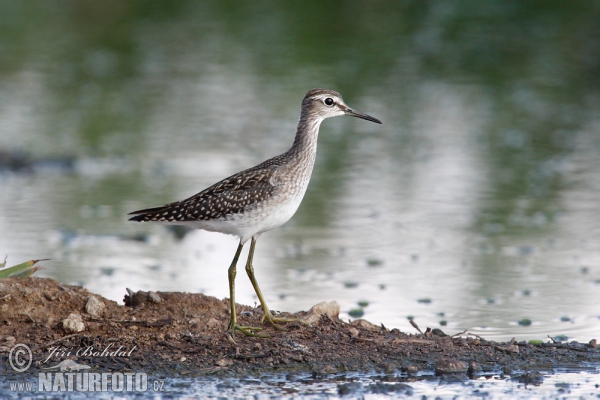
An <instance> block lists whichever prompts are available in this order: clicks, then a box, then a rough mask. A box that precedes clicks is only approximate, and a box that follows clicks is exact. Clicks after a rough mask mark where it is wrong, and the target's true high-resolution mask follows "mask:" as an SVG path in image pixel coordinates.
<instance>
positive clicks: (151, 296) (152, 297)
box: [148, 292, 162, 304]
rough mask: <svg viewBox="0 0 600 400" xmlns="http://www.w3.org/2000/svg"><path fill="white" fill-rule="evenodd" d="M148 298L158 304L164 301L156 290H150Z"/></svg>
mask: <svg viewBox="0 0 600 400" xmlns="http://www.w3.org/2000/svg"><path fill="white" fill-rule="evenodd" d="M148 298H149V299H150V301H151V302H153V303H155V304H158V303H160V302H161V301H162V299H161V298H160V296H159V295H158V293H156V292H148Z"/></svg>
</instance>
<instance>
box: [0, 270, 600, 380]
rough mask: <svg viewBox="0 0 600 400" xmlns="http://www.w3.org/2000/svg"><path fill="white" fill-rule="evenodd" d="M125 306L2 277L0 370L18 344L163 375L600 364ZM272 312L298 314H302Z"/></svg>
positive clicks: (153, 297)
mask: <svg viewBox="0 0 600 400" xmlns="http://www.w3.org/2000/svg"><path fill="white" fill-rule="evenodd" d="M91 296H93V297H95V299H96V300H99V301H96V300H93V299H92V300H90V297H91ZM126 303H127V304H129V305H128V306H127V305H119V304H117V303H116V302H114V301H111V300H107V299H105V298H102V297H101V296H99V295H92V294H91V293H90V292H88V291H87V290H86V289H84V288H82V287H79V286H69V285H63V284H61V283H59V282H56V281H54V280H51V279H39V278H21V279H3V280H1V281H0V357H1V358H2V365H1V366H0V368H2V369H3V371H2V372H3V373H11V372H14V371H13V369H12V368H11V367H10V366H9V354H10V350H11V348H13V346H14V345H15V344H17V343H23V344H26V345H27V346H29V348H30V349H31V351H32V354H33V364H32V368H31V370H32V371H39V370H41V369H42V368H49V367H52V366H55V365H57V364H59V363H61V362H64V361H65V360H72V361H74V362H75V363H71V362H70V361H69V362H67V363H63V364H62V365H64V366H66V367H67V368H68V367H69V366H76V365H79V366H81V365H85V366H92V367H93V368H95V369H100V370H102V371H103V372H110V371H120V372H124V371H144V372H146V373H148V374H153V375H165V376H201V375H207V374H226V375H229V376H235V375H239V376H241V375H244V374H249V373H250V374H253V373H263V372H286V371H296V372H312V373H313V374H315V375H317V376H318V375H321V374H329V373H336V372H343V371H381V372H385V373H392V372H398V371H400V372H405V373H408V374H409V375H410V374H416V373H418V372H419V371H431V372H435V373H437V374H447V373H459V374H467V375H470V376H472V375H473V374H482V373H484V374H485V373H500V374H502V373H512V372H513V371H521V372H523V373H524V375H523V376H529V375H531V374H530V372H527V371H536V370H548V369H552V368H559V367H568V368H581V367H587V366H590V365H599V364H600V349H598V347H597V344H596V341H595V340H590V342H589V343H577V342H570V343H553V342H549V343H541V344H528V343H525V342H519V343H516V342H507V343H499V342H493V341H488V340H485V339H484V338H480V337H476V336H474V335H470V334H468V333H461V334H458V335H454V336H451V335H446V334H445V333H443V332H441V331H439V330H434V331H430V330H426V331H425V332H424V333H422V334H416V335H413V334H406V333H403V332H400V331H399V330H398V329H391V330H390V329H387V328H385V327H382V326H375V325H373V324H371V323H369V322H368V321H365V320H358V321H354V322H353V323H347V322H344V321H342V320H340V319H338V318H337V316H336V315H335V313H332V312H329V314H327V313H323V314H318V313H314V312H313V313H312V314H311V318H313V323H312V325H311V326H307V325H304V324H301V323H291V324H287V325H286V329H287V330H286V331H279V330H276V329H274V328H273V327H271V326H269V325H268V323H267V324H261V317H262V311H261V309H260V308H254V307H249V306H245V305H237V311H238V313H239V314H238V315H239V317H238V322H239V323H240V324H242V325H252V326H262V327H264V331H263V332H262V333H266V334H268V335H270V336H271V338H269V339H264V338H253V337H247V336H244V335H243V334H240V333H238V334H237V335H236V336H235V339H234V338H232V337H231V335H230V334H229V333H228V332H227V324H228V321H229V315H228V300H227V299H223V300H219V299H216V298H214V297H208V296H204V295H202V294H193V293H165V292H157V293H152V292H150V293H144V292H137V293H133V292H132V293H129V294H128V295H127V297H126ZM334 309H335V307H334ZM278 315H279V316H282V317H290V318H305V317H307V315H308V313H307V312H300V313H297V314H288V313H280V314H278ZM65 320H66V321H65ZM590 339H592V338H590ZM81 368H84V367H81ZM527 374H529V375H527Z"/></svg>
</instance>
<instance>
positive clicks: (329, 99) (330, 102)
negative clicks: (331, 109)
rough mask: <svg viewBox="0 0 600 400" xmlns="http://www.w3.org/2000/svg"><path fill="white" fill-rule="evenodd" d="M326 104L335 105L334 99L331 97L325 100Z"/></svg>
mask: <svg viewBox="0 0 600 400" xmlns="http://www.w3.org/2000/svg"><path fill="white" fill-rule="evenodd" d="M325 104H327V105H328V106H332V105H333V99H332V98H331V97H328V98H326V99H325Z"/></svg>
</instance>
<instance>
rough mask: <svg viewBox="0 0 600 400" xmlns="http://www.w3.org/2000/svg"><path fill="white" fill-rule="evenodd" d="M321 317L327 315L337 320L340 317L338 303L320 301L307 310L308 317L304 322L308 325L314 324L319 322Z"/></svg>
mask: <svg viewBox="0 0 600 400" xmlns="http://www.w3.org/2000/svg"><path fill="white" fill-rule="evenodd" d="M322 315H328V316H329V317H331V318H333V319H337V318H339V316H340V303H338V302H337V301H332V302H329V303H327V302H326V301H322V302H320V303H319V304H315V305H314V306H312V307H311V309H310V310H308V315H307V316H306V318H304V320H305V321H306V322H308V323H309V324H311V325H312V324H316V323H318V322H319V321H321V316H322Z"/></svg>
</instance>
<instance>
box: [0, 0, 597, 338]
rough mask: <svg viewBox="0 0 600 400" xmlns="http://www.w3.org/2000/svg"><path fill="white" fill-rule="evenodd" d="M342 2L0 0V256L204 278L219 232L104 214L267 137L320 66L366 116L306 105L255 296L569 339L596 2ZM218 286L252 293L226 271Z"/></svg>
mask: <svg viewBox="0 0 600 400" xmlns="http://www.w3.org/2000/svg"><path fill="white" fill-rule="evenodd" d="M353 7H354V6H353V5H352V4H350V3H349V4H348V5H346V6H345V7H342V8H340V7H339V5H337V4H336V5H334V4H329V3H327V4H325V3H314V4H312V3H299V4H291V3H290V4H288V3H278V2H272V3H260V4H244V5H240V4H237V3H235V5H234V4H232V3H229V2H203V3H197V2H191V1H180V2H169V3H168V4H167V3H165V4H162V3H161V4H159V3H156V4H154V3H152V5H149V4H147V3H145V2H127V3H122V2H116V1H114V2H103V4H102V6H99V5H98V4H96V3H94V2H63V3H61V7H54V6H48V5H46V4H44V3H36V4H34V5H28V6H25V5H23V4H21V3H2V5H0V8H1V10H0V46H1V48H2V50H3V54H4V58H3V63H2V64H1V65H0V89H1V90H0V118H1V119H2V121H3V123H2V124H0V150H1V151H0V188H1V189H0V202H1V204H2V211H1V212H0V248H1V249H4V252H5V253H7V254H8V255H9V261H10V260H12V261H14V262H15V263H16V262H20V261H24V260H26V259H39V258H46V257H50V258H52V262H51V263H50V264H48V265H47V267H48V268H47V270H46V271H44V274H45V275H46V276H52V277H55V278H57V279H59V280H61V281H63V282H66V283H82V284H84V285H85V286H86V287H88V288H89V289H90V290H93V291H98V292H100V293H102V294H103V295H105V296H108V297H110V298H112V299H115V300H121V298H122V296H123V294H124V292H125V287H126V286H130V287H132V289H145V290H149V289H152V290H185V291H194V292H195V291H202V292H204V293H206V294H210V295H215V296H217V297H225V296H226V295H227V293H228V291H227V275H226V272H225V271H226V268H227V265H229V262H230V260H229V257H230V255H231V254H233V252H234V249H235V246H236V240H235V239H234V238H230V237H226V236H221V235H218V234H209V233H206V232H193V233H190V234H188V235H186V236H185V237H184V238H183V239H182V240H179V239H177V238H176V236H175V235H174V234H173V233H172V232H171V231H169V230H167V229H164V228H163V227H156V226H140V225H135V224H130V223H126V222H125V219H126V218H125V214H126V213H127V212H129V211H132V210H135V209H138V208H143V207H146V206H151V205H156V204H161V203H167V202H170V201H173V200H176V199H180V198H185V197H187V196H189V195H192V194H194V193H195V192H197V191H199V190H201V189H203V188H205V187H207V186H208V185H210V184H212V183H214V182H215V181H217V180H219V179H221V178H223V177H225V176H228V175H229V174H231V173H234V172H237V171H238V170H241V169H243V168H247V167H249V166H252V165H254V164H256V163H258V162H260V161H262V160H264V159H266V158H268V157H271V156H273V155H275V154H278V153H281V152H282V151H284V150H286V149H287V148H288V147H289V146H290V144H291V141H292V135H293V131H294V128H295V124H296V120H297V118H298V112H299V103H300V100H301V98H302V96H303V94H304V93H305V92H306V91H307V90H308V89H310V88H312V87H319V86H321V87H328V88H332V89H336V90H339V91H340V92H341V93H342V94H343V95H344V97H345V99H346V100H347V101H348V103H349V104H352V105H353V106H354V107H356V108H357V109H359V110H364V111H365V112H368V113H369V114H372V115H375V116H377V117H378V118H381V119H382V120H383V121H384V125H383V126H375V125H373V126H371V125H369V124H365V123H363V121H353V120H347V119H346V120H344V119H336V120H332V121H327V122H325V123H324V124H323V126H322V130H321V137H320V139H319V154H318V157H317V165H316V167H315V171H314V176H313V180H312V182H311V185H310V187H309V190H308V193H307V197H306V198H305V201H304V202H303V205H302V206H301V208H300V210H299V212H298V214H297V215H296V217H295V218H294V219H293V220H292V221H290V223H288V224H287V225H286V226H284V227H283V228H281V229H280V230H278V231H277V232H276V233H275V232H274V233H270V234H266V235H265V236H264V239H262V240H261V243H260V244H259V246H258V248H257V254H256V258H255V265H256V269H257V271H256V273H257V278H258V279H259V280H260V282H261V285H262V286H263V291H264V292H265V294H266V297H267V298H266V300H267V302H269V304H271V305H272V307H273V308H274V309H285V310H290V311H294V310H300V309H307V308H308V307H310V306H311V305H313V304H314V303H317V302H319V301H322V300H333V299H336V300H338V301H340V302H341V303H342V309H343V311H344V312H345V313H347V312H348V311H350V310H351V309H354V308H357V307H362V308H363V311H364V313H365V314H364V317H365V318H367V319H369V320H371V321H373V322H376V323H379V322H381V323H384V324H385V325H386V326H388V327H399V328H401V329H403V330H407V331H410V332H412V331H413V329H412V327H411V326H410V325H409V323H408V320H407V317H408V316H412V317H414V318H415V320H416V321H417V323H418V324H419V325H420V326H421V327H425V326H432V327H438V326H440V324H441V322H442V321H444V322H445V323H446V324H447V325H445V326H446V327H445V328H444V329H446V330H448V331H450V332H453V331H462V330H463V329H466V328H470V329H473V330H474V331H475V332H476V333H479V334H482V335H485V336H486V337H488V338H503V339H509V338H511V337H517V338H540V337H542V338H543V337H545V335H546V334H551V335H557V334H564V335H567V336H568V337H569V338H577V339H580V340H584V339H587V340H589V339H590V338H591V337H593V335H594V334H595V333H594V332H597V330H598V328H599V326H600V319H599V318H598V317H599V315H598V312H597V307H596V303H597V299H598V290H599V288H600V284H599V283H598V282H600V268H599V267H598V266H599V265H600V257H599V254H600V252H599V245H598V240H597V239H598V235H599V232H600V230H599V225H598V222H597V218H595V217H596V215H597V214H598V207H599V206H598V204H600V202H599V201H598V200H599V199H598V195H597V193H598V190H597V189H600V187H599V183H598V179H597V176H596V175H597V173H596V171H597V170H598V167H599V165H598V164H599V163H598V160H599V159H600V158H599V157H598V155H599V153H600V151H599V150H600V140H599V139H598V136H597V133H596V132H597V131H598V127H599V126H600V124H599V121H600V118H599V113H598V111H597V110H598V109H599V108H598V106H597V105H598V84H599V82H600V81H599V79H598V76H600V74H598V73H597V72H598V69H599V66H600V44H599V43H600V41H599V40H596V39H598V35H599V31H598V29H597V20H598V14H599V10H598V9H597V7H596V6H594V5H591V4H590V5H587V6H582V5H571V4H567V3H565V4H559V5H551V4H543V5H537V6H536V7H533V6H532V5H528V4H523V3H521V2H517V1H513V2H503V3H502V4H488V5H483V4H482V5H480V6H479V7H478V8H477V9H474V8H472V7H469V6H468V5H467V4H466V3H465V4H462V3H457V4H452V5H451V4H447V3H442V2H439V3H435V2H434V3H430V4H424V3H423V4H422V3H414V4H413V3H411V4H408V3H397V2H378V3H374V4H368V5H361V7H360V10H358V9H355V8H353ZM57 26H60V27H61V29H56V27H57ZM373 260H374V261H375V262H373ZM583 271H585V272H583ZM238 291H239V301H240V302H244V303H253V302H254V301H255V300H254V298H253V290H252V288H251V286H250V284H249V283H247V282H246V280H245V279H244V277H240V278H239V283H238ZM418 300H428V301H421V302H419V301H418ZM359 301H367V302H368V305H363V306H359V305H358V304H357V302H359ZM344 317H346V318H348V315H347V314H344ZM523 319H530V320H531V321H532V322H533V323H532V325H531V326H521V325H519V324H518V322H519V321H521V320H523Z"/></svg>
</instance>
